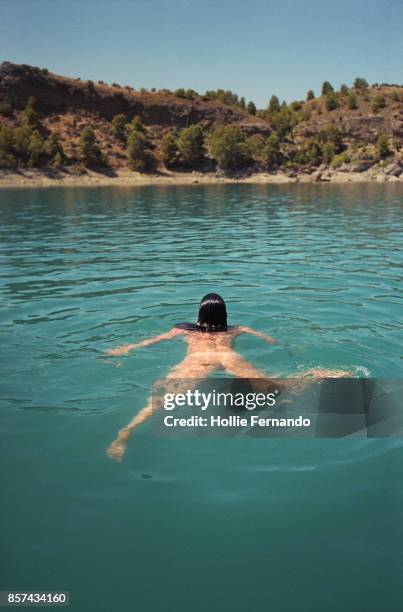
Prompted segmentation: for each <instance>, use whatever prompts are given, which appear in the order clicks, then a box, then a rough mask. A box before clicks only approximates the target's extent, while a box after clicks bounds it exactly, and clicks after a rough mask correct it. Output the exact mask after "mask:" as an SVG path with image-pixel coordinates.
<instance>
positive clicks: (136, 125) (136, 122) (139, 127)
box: [126, 115, 147, 134]
mask: <svg viewBox="0 0 403 612" xmlns="http://www.w3.org/2000/svg"><path fill="white" fill-rule="evenodd" d="M126 129H127V130H128V131H129V132H131V130H136V132H141V133H142V134H147V128H146V126H145V125H144V124H143V123H142V121H141V119H140V117H138V116H137V115H135V116H134V117H133V119H132V121H131V123H130V125H129V126H128V127H127V128H126Z"/></svg>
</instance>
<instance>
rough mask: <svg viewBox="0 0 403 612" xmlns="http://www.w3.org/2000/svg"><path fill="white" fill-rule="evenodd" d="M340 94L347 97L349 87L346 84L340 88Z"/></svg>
mask: <svg viewBox="0 0 403 612" xmlns="http://www.w3.org/2000/svg"><path fill="white" fill-rule="evenodd" d="M340 93H341V94H342V95H343V96H346V95H347V94H348V87H347V85H345V84H344V83H343V85H341V86H340Z"/></svg>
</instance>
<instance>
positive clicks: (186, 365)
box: [106, 358, 220, 461]
mask: <svg viewBox="0 0 403 612" xmlns="http://www.w3.org/2000/svg"><path fill="white" fill-rule="evenodd" d="M219 367H220V364H219V362H212V361H211V362H208V363H200V362H197V361H196V360H195V359H194V358H185V359H184V360H183V361H181V362H180V363H178V365H176V366H175V367H174V368H173V369H172V370H171V371H170V372H169V374H168V375H167V376H166V378H165V379H164V380H162V381H160V382H159V383H157V386H158V387H159V388H161V389H164V390H165V392H167V387H168V389H169V392H173V393H184V392H186V391H187V390H188V389H194V388H195V387H197V385H198V383H199V382H200V381H201V380H204V379H205V378H207V376H208V375H209V374H210V373H211V372H213V371H214V370H216V369H218V368H219ZM172 379H178V383H175V385H174V386H172V383H170V382H169V381H170V380H172ZM181 381H183V382H181ZM165 383H166V384H165ZM162 403H163V398H162V397H159V396H157V397H154V400H153V399H152V397H150V399H149V400H148V402H147V405H146V406H145V407H144V408H143V409H142V410H140V412H138V413H137V414H136V416H135V417H133V419H132V420H131V421H130V423H128V424H127V425H126V427H124V428H123V429H121V430H120V431H119V434H118V436H117V438H116V439H115V440H114V441H113V442H112V444H111V445H110V446H109V447H108V449H107V451H106V452H107V454H108V455H109V457H111V458H112V459H115V460H116V461H121V460H122V457H123V455H124V453H125V450H126V444H127V441H128V439H129V438H130V436H131V434H132V432H133V429H135V428H136V427H138V426H139V425H141V423H144V421H146V420H147V419H148V418H149V417H150V416H151V415H152V413H153V411H155V410H156V409H159V408H161V406H162Z"/></svg>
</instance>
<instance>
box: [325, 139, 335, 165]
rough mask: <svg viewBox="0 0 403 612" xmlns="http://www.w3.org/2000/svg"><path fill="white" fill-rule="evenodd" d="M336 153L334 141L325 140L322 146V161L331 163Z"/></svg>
mask: <svg viewBox="0 0 403 612" xmlns="http://www.w3.org/2000/svg"><path fill="white" fill-rule="evenodd" d="M335 154H336V149H335V146H334V144H333V143H332V142H325V144H324V145H323V146H322V161H323V163H325V164H330V163H331V161H332V159H333V158H334V156H335Z"/></svg>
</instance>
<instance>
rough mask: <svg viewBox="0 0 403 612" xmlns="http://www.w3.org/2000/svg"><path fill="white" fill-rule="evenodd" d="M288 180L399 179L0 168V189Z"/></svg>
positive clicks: (375, 174) (396, 179)
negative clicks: (111, 173)
mask: <svg viewBox="0 0 403 612" xmlns="http://www.w3.org/2000/svg"><path fill="white" fill-rule="evenodd" d="M292 183H297V184H300V183H317V184H323V183H337V184H351V183H372V184H379V183H403V173H402V174H401V175H400V176H393V175H388V174H386V173H384V172H380V171H379V170H376V171H374V170H372V171H366V172H336V171H329V170H324V171H319V170H317V171H316V172H313V173H312V174H306V173H295V174H293V175H289V174H286V173H284V172H277V173H275V174H270V173H266V172H258V173H254V174H251V175H249V176H240V177H226V176H222V175H220V174H217V173H213V172H212V173H203V172H196V171H193V172H189V173H183V172H165V173H164V174H162V173H161V174H140V173H138V172H131V171H126V170H123V171H116V172H115V173H114V174H113V175H112V176H111V175H109V176H108V175H107V174H106V173H105V174H104V173H102V172H94V171H92V170H87V171H86V172H83V173H80V174H73V173H67V172H54V173H51V172H49V171H48V172H46V171H38V170H21V171H19V172H14V171H8V170H0V189H2V188H29V187H107V186H115V187H135V186H144V185H198V184H199V185H220V184H257V185H281V184H292Z"/></svg>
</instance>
